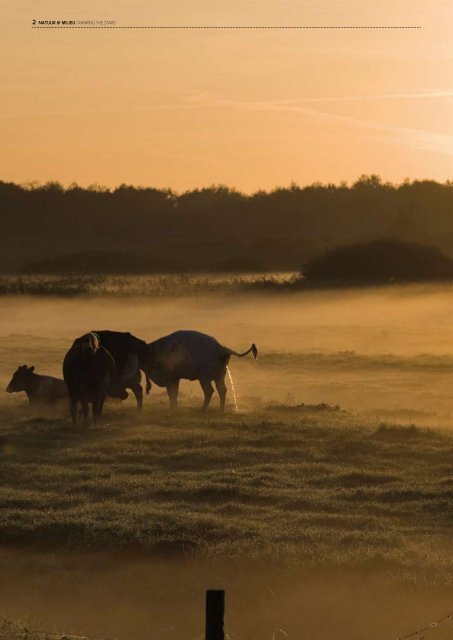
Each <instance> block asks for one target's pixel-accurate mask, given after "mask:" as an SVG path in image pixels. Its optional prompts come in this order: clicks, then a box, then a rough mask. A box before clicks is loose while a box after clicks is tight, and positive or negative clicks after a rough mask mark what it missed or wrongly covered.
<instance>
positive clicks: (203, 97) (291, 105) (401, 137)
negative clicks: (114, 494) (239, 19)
mask: <svg viewBox="0 0 453 640" xmlns="http://www.w3.org/2000/svg"><path fill="white" fill-rule="evenodd" d="M436 94H437V95H434V94H433V92H418V93H410V94H382V96H374V99H383V98H384V97H385V98H389V97H402V96H404V97H406V96H407V97H408V96H411V97H416V98H420V97H428V96H429V97H453V91H450V90H445V91H444V90H442V91H440V90H439V91H437V92H436ZM349 98H353V97H352V96H351V97H345V98H343V99H344V100H346V99H349ZM354 98H355V99H361V96H354ZM369 98H370V99H371V96H369ZM192 100H193V101H194V103H195V104H197V105H198V107H201V108H203V107H204V108H219V107H222V108H225V107H226V108H228V107H229V108H231V109H236V110H240V111H271V112H287V113H294V114H299V115H300V116H301V117H303V118H304V119H306V120H312V121H317V122H322V123H326V124H338V125H341V126H344V127H346V128H349V129H355V130H360V131H362V132H364V133H365V135H367V132H368V134H372V135H370V137H373V138H376V136H377V134H381V135H380V136H379V137H380V139H382V140H383V141H388V142H391V143H397V144H403V145H405V146H408V147H410V148H413V149H418V150H425V151H440V152H442V153H447V154H449V155H453V135H450V134H444V133H438V132H435V131H428V130H425V129H417V128H412V127H397V126H391V125H388V124H383V123H380V122H375V121H370V120H364V119H361V118H355V117H352V116H345V115H339V114H336V113H330V112H326V111H320V110H318V109H314V108H312V107H307V106H304V104H306V102H329V101H330V100H329V99H321V98H320V99H307V100H305V99H298V100H265V101H241V100H231V99H222V98H214V97H209V96H208V95H207V94H199V95H198V96H197V97H193V98H192Z"/></svg>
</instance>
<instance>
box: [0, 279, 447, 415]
mask: <svg viewBox="0 0 453 640" xmlns="http://www.w3.org/2000/svg"><path fill="white" fill-rule="evenodd" d="M2 304H3V313H2V317H1V319H0V330H1V336H2V337H1V339H0V354H1V358H2V359H1V362H2V367H1V371H0V381H1V384H2V385H3V386H4V385H5V384H6V383H7V379H8V377H9V376H10V373H11V372H12V370H13V369H14V368H16V367H17V366H18V365H19V364H24V363H26V364H29V365H31V364H33V365H35V366H36V369H37V372H39V373H49V374H52V375H56V376H61V361H62V357H63V355H64V353H65V352H66V350H67V348H68V347H69V346H70V344H71V342H72V340H73V338H74V337H76V336H78V335H80V334H81V333H84V332H86V331H87V330H89V329H98V330H100V329H105V328H109V329H115V330H121V331H122V330H130V331H131V332H132V333H134V334H135V335H137V336H138V337H141V338H143V339H145V340H147V341H151V340H154V339H156V338H158V337H160V336H162V335H165V334H167V333H170V332H172V331H174V330H176V329H181V328H184V329H197V330H200V331H203V332H206V333H208V334H211V335H214V336H215V337H217V339H218V340H219V341H220V342H221V343H223V344H225V345H226V346H229V347H231V348H233V349H236V350H244V349H246V348H248V347H249V346H250V344H251V343H252V342H256V343H257V345H258V349H259V352H260V354H259V362H258V364H256V365H255V364H254V363H253V362H252V361H251V360H249V359H243V360H237V359H236V358H232V361H231V372H232V375H233V379H234V382H235V385H236V392H237V395H238V401H239V403H240V409H241V410H247V409H250V408H254V407H256V406H260V405H261V406H262V405H263V404H264V405H266V404H268V403H269V402H280V403H281V402H284V403H286V404H298V403H301V402H305V403H309V404H319V403H328V404H334V405H336V404H339V405H340V406H341V407H342V408H344V409H348V410H353V411H371V412H376V413H378V414H379V415H382V416H385V415H386V414H387V413H391V412H394V411H396V412H407V411H416V412H419V413H420V414H429V415H431V414H436V416H437V418H438V419H442V420H443V421H445V420H447V419H448V418H449V416H450V414H451V413H452V411H453V396H452V394H451V389H452V383H453V327H452V317H453V296H452V290H451V288H445V289H444V288H440V287H435V286H426V287H410V286H407V287H404V288H397V287H394V288H381V289H377V290H366V289H363V290H355V291H335V292H316V293H309V292H305V293H300V294H286V295H282V296H270V297H264V296H261V295H250V296H246V295H244V296H227V297H225V298H220V297H218V296H215V297H211V296H209V297H206V298H203V297H201V298H195V299H190V298H181V299H176V300H174V299H171V300H169V299H143V300H142V299H135V298H133V299H119V300H118V301H115V300H114V299H108V300H106V299H104V298H102V299H91V298H90V299H70V300H61V299H47V300H42V299H35V298H34V299H23V298H22V299H18V298H9V299H8V298H6V299H3V300H2ZM154 391H155V389H154ZM182 393H183V394H188V395H189V396H191V398H190V399H189V402H190V403H195V402H197V401H198V399H199V400H200V401H201V390H200V389H199V387H198V384H197V383H184V382H183V383H182ZM229 396H230V401H231V393H230V394H229ZM152 401H153V398H152V397H151V402H152ZM183 402H184V395H183ZM213 402H214V403H215V402H216V400H215V398H214V401H213Z"/></svg>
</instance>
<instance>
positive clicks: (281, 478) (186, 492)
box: [0, 287, 453, 640]
mask: <svg viewBox="0 0 453 640" xmlns="http://www.w3.org/2000/svg"><path fill="white" fill-rule="evenodd" d="M452 305H453V303H452V301H451V299H450V296H449V294H448V291H447V292H446V291H443V290H442V289H439V288H435V287H433V288H420V287H418V288H409V287H408V288H404V289H401V290H396V289H393V290H378V291H370V290H368V291H366V290H361V291H349V292H335V293H328V292H317V293H310V294H308V293H304V294H298V295H290V296H286V297H285V296H274V297H272V296H266V297H265V296H256V295H255V296H252V295H247V296H236V297H234V298H232V297H230V298H223V297H222V298H221V297H201V298H197V299H193V298H178V299H176V300H153V299H148V300H138V299H133V300H131V302H129V301H128V300H124V299H121V300H118V301H117V300H114V299H109V300H105V299H99V298H97V299H93V298H85V299H79V300H74V299H71V300H67V299H39V298H34V299H29V298H20V299H19V298H5V299H3V309H4V313H3V314H2V318H1V320H0V329H1V336H2V338H1V339H0V356H1V363H2V368H1V376H0V382H1V385H2V387H3V388H5V387H6V384H7V383H8V381H9V377H10V375H11V373H12V371H13V370H14V369H15V368H16V367H17V365H19V364H25V363H26V364H28V365H31V364H34V365H35V366H36V369H37V371H38V372H39V373H48V374H51V375H61V374H60V371H61V369H60V367H61V358H62V356H63V354H64V352H65V350H66V349H67V347H68V345H69V344H70V342H71V341H72V339H73V338H74V337H75V336H77V335H80V334H81V333H82V332H84V331H86V330H88V329H102V328H106V327H108V328H112V329H119V330H124V329H130V330H131V331H132V332H133V333H135V334H136V335H137V336H139V337H143V338H145V339H146V340H152V339H155V338H156V337H158V336H160V335H164V334H165V333H169V332H170V331H172V330H174V329H177V328H194V329H201V330H204V331H206V332H207V333H211V334H213V335H215V336H216V337H217V338H218V339H219V340H220V341H221V342H222V343H224V344H226V345H227V346H230V347H232V348H235V349H242V348H245V347H248V346H249V345H250V343H251V342H252V341H255V342H256V343H257V345H258V348H259V350H260V356H259V361H258V363H257V364H255V363H253V362H252V361H251V360H247V359H242V360H238V361H236V360H235V359H232V362H231V370H232V375H233V379H234V383H235V387H236V393H237V397H238V404H239V412H238V413H235V412H234V411H233V407H232V400H231V393H230V394H229V411H228V412H227V413H226V414H225V415H224V416H221V415H219V414H218V411H217V406H218V399H217V398H216V397H214V398H213V402H212V409H211V410H210V411H209V412H208V414H207V415H206V416H202V415H201V414H200V413H199V406H200V404H201V390H200V389H199V388H198V386H197V385H196V384H195V383H194V384H190V383H185V384H184V385H182V394H181V408H180V410H179V411H178V412H177V413H171V412H169V410H168V408H167V399H166V395H165V394H164V393H163V390H161V389H156V388H155V387H154V388H153V390H152V392H151V396H150V398H147V400H146V403H145V411H144V413H143V415H139V414H137V413H136V411H135V408H134V402H133V401H132V400H128V401H126V402H125V403H124V405H121V403H118V402H109V403H108V404H107V405H106V408H105V414H104V421H103V423H102V424H101V425H98V426H94V425H92V424H90V425H89V426H88V427H87V428H85V427H84V426H83V425H82V424H80V425H78V426H77V427H73V426H72V425H71V424H70V421H69V420H68V418H67V416H65V415H60V414H49V415H46V414H30V412H29V410H28V407H27V404H26V401H25V399H24V397H23V396H21V395H8V394H6V393H5V394H4V395H3V397H2V400H1V402H0V450H1V454H2V465H1V467H0V473H1V483H0V501H1V516H0V543H1V546H0V568H1V571H2V576H3V577H4V580H2V583H1V584H0V602H1V607H0V608H1V610H2V612H3V613H5V614H6V615H9V616H18V617H20V616H23V615H24V612H30V614H31V615H33V616H34V617H36V618H39V619H41V620H42V621H43V624H44V626H45V627H46V628H50V626H52V625H57V626H58V627H59V628H61V629H62V630H64V631H65V632H71V631H74V632H76V631H82V632H85V633H87V634H94V633H97V634H98V635H100V636H104V637H105V636H111V637H117V638H120V640H123V638H124V639H125V638H130V637H132V638H137V639H138V640H140V639H141V638H148V637H153V638H154V637H155V638H161V639H162V640H166V639H168V640H173V639H175V640H176V638H178V639H179V638H181V637H183V638H185V639H186V640H195V638H196V637H199V636H200V634H201V630H200V619H199V616H200V611H201V610H202V600H203V594H204V589H205V588H207V587H216V586H218V587H225V588H226V589H227V591H228V593H229V594H230V596H229V597H230V604H229V607H228V609H229V611H230V620H229V622H228V624H229V625H230V626H229V629H230V635H231V637H233V638H234V637H239V638H256V639H257V640H258V639H261V638H263V639H267V638H269V640H270V639H271V638H272V634H273V633H274V636H275V637H276V638H277V637H285V636H284V635H283V634H280V636H279V635H278V633H277V632H276V631H275V630H277V629H283V630H284V632H285V633H286V634H287V635H288V636H289V637H290V638H292V639H294V638H304V637H310V638H313V639H315V640H325V639H326V638H328V637H332V633H333V632H334V631H335V634H336V635H335V637H336V638H340V640H343V638H344V639H345V640H346V638H348V639H352V640H355V639H357V640H359V638H360V639H361V640H363V639H366V640H368V639H369V640H380V638H386V637H389V638H394V637H396V635H398V634H402V633H404V632H408V631H411V630H412V629H413V628H416V627H417V626H418V625H419V624H423V623H425V622H426V621H427V620H428V621H429V619H431V618H432V619H435V618H436V617H441V615H442V614H443V613H445V612H446V611H447V610H449V609H451V608H452V607H451V602H452V601H453V590H452V584H453V561H452V560H451V547H452V544H451V533H452V522H453V466H452V459H453V433H452V431H451V425H452V419H451V415H452V411H453V397H452V396H451V387H452V385H451V382H452V376H453V370H452V368H453V354H452V349H451V347H450V338H451V328H450V319H451V317H452V315H451V311H452V309H451V307H452ZM188 318H190V323H188V321H187V319H188ZM303 403H304V404H303ZM337 405H339V406H337ZM234 634H236V636H235V635H234Z"/></svg>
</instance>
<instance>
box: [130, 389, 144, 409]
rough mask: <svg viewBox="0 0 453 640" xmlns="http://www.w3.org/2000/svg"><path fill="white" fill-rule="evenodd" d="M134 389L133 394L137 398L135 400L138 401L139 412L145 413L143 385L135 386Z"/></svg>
mask: <svg viewBox="0 0 453 640" xmlns="http://www.w3.org/2000/svg"><path fill="white" fill-rule="evenodd" d="M131 389H132V393H133V394H134V396H135V399H136V400H137V410H138V411H143V387H142V385H141V384H135V385H134V386H133V387H131Z"/></svg>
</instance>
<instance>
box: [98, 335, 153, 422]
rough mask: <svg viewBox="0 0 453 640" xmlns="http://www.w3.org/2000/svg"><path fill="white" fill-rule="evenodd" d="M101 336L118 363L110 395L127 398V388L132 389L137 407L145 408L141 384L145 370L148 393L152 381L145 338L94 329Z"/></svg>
mask: <svg viewBox="0 0 453 640" xmlns="http://www.w3.org/2000/svg"><path fill="white" fill-rule="evenodd" d="M93 333H95V334H96V335H97V336H99V340H100V343H101V345H102V346H103V347H105V348H106V349H107V351H108V352H109V353H110V355H111V356H112V357H113V359H114V360H115V363H116V374H115V376H114V378H113V379H112V381H111V384H110V387H109V391H108V395H109V396H112V397H117V398H122V399H124V398H127V392H126V391H125V390H126V389H131V390H132V392H133V394H134V395H135V398H136V400H137V409H138V410H139V411H141V410H142V408H143V388H142V385H141V384H140V382H141V373H140V369H141V370H143V372H144V374H145V378H146V393H147V394H149V390H150V389H151V383H150V381H149V378H148V374H147V373H146V368H147V359H148V346H147V344H146V342H145V341H144V340H140V339H139V338H136V337H135V336H133V335H132V334H131V333H129V332H122V331H108V330H102V331H93Z"/></svg>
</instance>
